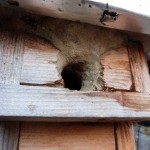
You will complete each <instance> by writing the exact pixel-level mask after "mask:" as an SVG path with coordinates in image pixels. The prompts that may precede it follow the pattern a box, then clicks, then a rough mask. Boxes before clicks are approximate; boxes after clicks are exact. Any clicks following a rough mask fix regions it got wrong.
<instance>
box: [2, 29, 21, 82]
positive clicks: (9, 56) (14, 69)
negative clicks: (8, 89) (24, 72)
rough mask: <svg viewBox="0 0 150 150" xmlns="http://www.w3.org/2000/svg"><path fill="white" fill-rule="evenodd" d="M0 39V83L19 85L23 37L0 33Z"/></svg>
mask: <svg viewBox="0 0 150 150" xmlns="http://www.w3.org/2000/svg"><path fill="white" fill-rule="evenodd" d="M0 39H1V40H0V83H1V84H20V76H21V67H22V55H23V37H22V36H21V35H17V34H15V33H14V34H13V33H8V32H1V33H0Z"/></svg>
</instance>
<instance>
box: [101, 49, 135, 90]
mask: <svg viewBox="0 0 150 150" xmlns="http://www.w3.org/2000/svg"><path fill="white" fill-rule="evenodd" d="M100 60H101V63H102V65H103V66H104V72H103V80H104V82H105V87H106V88H113V89H118V90H131V88H132V78H131V70H130V64H129V57H128V51H127V49H126V48H120V49H116V50H111V51H108V52H106V53H104V54H103V55H102V56H101V57H100Z"/></svg>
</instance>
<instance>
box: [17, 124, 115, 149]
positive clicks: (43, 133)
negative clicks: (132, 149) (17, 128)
mask: <svg viewBox="0 0 150 150" xmlns="http://www.w3.org/2000/svg"><path fill="white" fill-rule="evenodd" d="M35 143H36V144H35ZM41 149H42V150H43V149H44V150H49V149H55V150H62V149H65V150H77V149H78V150H85V149H86V150H91V149H94V150H115V140H114V125H113V123H111V124H104V123H103V124H95V123H77V124H76V123H23V124H22V127H21V135H20V143H19V150H41Z"/></svg>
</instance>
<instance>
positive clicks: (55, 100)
mask: <svg viewBox="0 0 150 150" xmlns="http://www.w3.org/2000/svg"><path fill="white" fill-rule="evenodd" d="M5 93H7V94H5ZM141 101H142V102H141ZM149 106H150V95H149V94H147V93H134V92H79V91H69V90H65V89H64V90H61V89H59V88H48V87H32V86H30V87H29V86H7V85H1V86H0V117H1V118H10V117H13V119H15V118H17V117H18V118H20V119H21V120H25V119H26V120H28V118H26V117H29V118H33V119H39V118H40V119H41V120H42V119H43V120H55V119H60V120H61V118H62V119H63V118H65V119H69V118H71V119H73V120H78V119H79V120H80V119H83V120H84V119H89V120H93V121H96V120H106V121H109V120H118V121H119V120H120V121H121V120H145V119H150V107H149ZM21 117H22V118H21Z"/></svg>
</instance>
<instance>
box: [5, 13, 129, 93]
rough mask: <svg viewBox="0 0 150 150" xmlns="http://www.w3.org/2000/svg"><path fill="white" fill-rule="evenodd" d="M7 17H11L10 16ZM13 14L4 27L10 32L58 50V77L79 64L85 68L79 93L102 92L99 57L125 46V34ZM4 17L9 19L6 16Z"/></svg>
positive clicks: (126, 40)
mask: <svg viewBox="0 0 150 150" xmlns="http://www.w3.org/2000/svg"><path fill="white" fill-rule="evenodd" d="M10 14H11V15H12V13H10ZM13 15H14V16H11V17H10V16H9V18H11V19H9V20H8V21H10V22H9V23H8V21H7V24H6V26H9V24H10V25H11V27H10V28H12V29H13V30H14V29H17V30H20V31H25V32H29V33H33V34H36V35H38V36H40V37H43V38H45V39H47V40H49V41H50V42H51V43H52V44H53V45H54V46H55V47H56V48H58V49H59V50H60V53H59V56H58V62H57V66H58V70H59V73H60V75H61V74H62V71H63V69H64V68H65V67H66V66H68V65H69V64H78V63H80V62H84V65H82V67H84V68H82V69H81V70H82V72H81V73H82V75H81V77H82V81H81V88H80V90H102V89H103V82H102V81H101V75H102V70H103V69H102V65H101V63H100V55H101V54H103V53H105V52H106V51H109V50H112V49H115V48H120V47H123V46H125V45H127V43H128V39H127V36H126V35H125V34H124V33H122V32H120V31H116V30H112V29H107V28H102V27H98V26H93V25H89V24H84V23H77V22H71V21H65V20H61V19H54V18H49V17H42V16H34V15H31V14H27V13H23V14H21V13H20V14H19V16H17V17H15V13H14V12H13ZM5 16H6V17H8V14H7V15H6V14H5ZM31 20H32V21H31ZM30 21H31V22H30ZM32 22H33V26H32ZM76 69H77V71H78V72H79V71H80V69H78V68H76ZM77 71H74V72H77ZM110 76H111V75H110ZM67 78H69V76H67ZM70 78H71V77H70Z"/></svg>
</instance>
